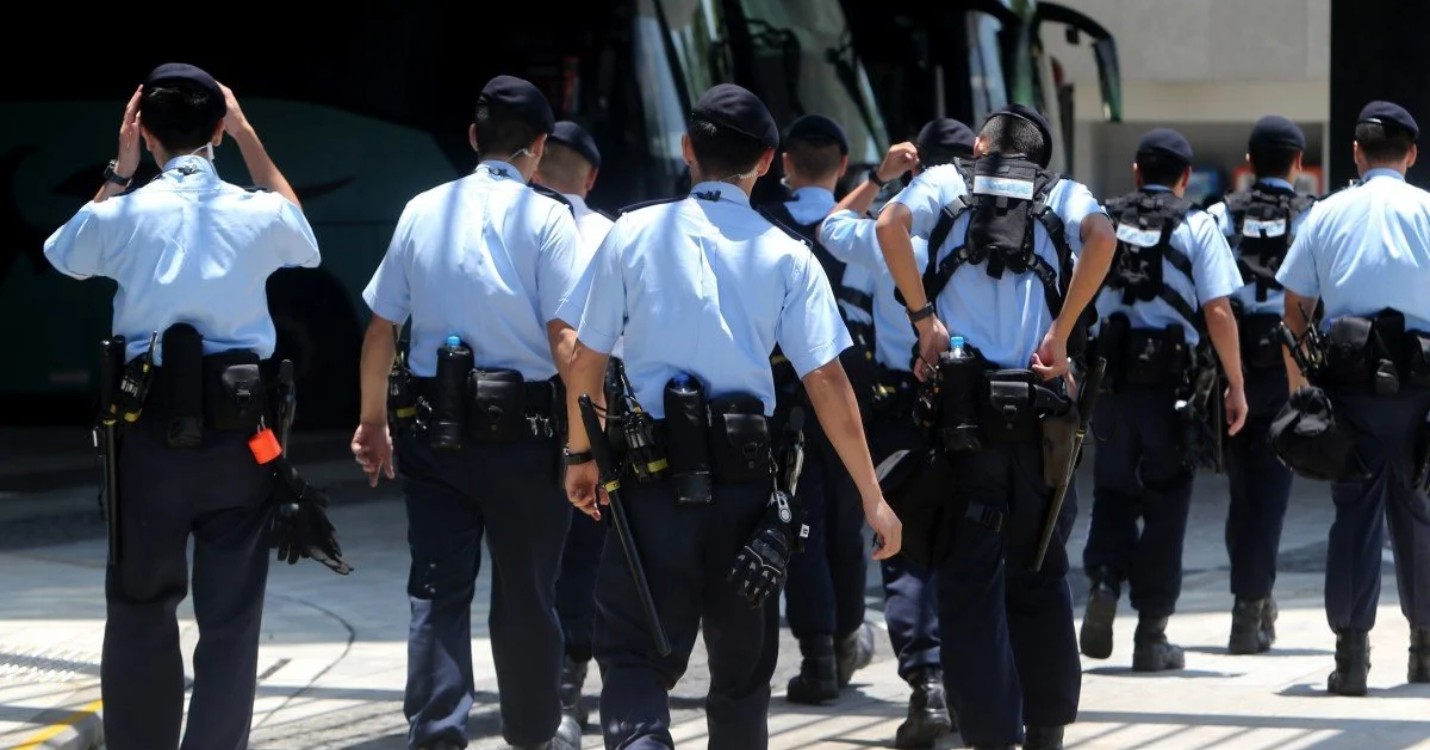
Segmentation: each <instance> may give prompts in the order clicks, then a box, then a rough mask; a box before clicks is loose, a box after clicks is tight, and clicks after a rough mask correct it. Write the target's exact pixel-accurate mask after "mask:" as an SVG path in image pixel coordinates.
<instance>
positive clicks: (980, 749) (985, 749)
mask: <svg viewBox="0 0 1430 750" xmlns="http://www.w3.org/2000/svg"><path fill="white" fill-rule="evenodd" d="M973 750H1018V749H1017V748H1015V747H1013V746H1012V745H974V746H973Z"/></svg>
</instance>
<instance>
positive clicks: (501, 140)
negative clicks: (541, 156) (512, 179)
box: [476, 104, 541, 159]
mask: <svg viewBox="0 0 1430 750" xmlns="http://www.w3.org/2000/svg"><path fill="white" fill-rule="evenodd" d="M476 125H477V150H478V151H480V152H481V154H482V158H484V159H485V158H489V157H490V156H491V155H500V156H510V155H511V154H514V153H516V152H518V151H520V150H522V149H524V148H528V147H530V146H531V144H533V143H535V142H536V137H537V136H539V135H541V132H540V130H538V129H537V128H536V126H534V125H532V124H531V123H528V122H527V121H526V120H523V119H522V118H521V117H519V116H517V114H516V113H515V112H511V111H509V110H508V109H507V108H506V107H503V106H500V105H493V104H478V105H477V116H476Z"/></svg>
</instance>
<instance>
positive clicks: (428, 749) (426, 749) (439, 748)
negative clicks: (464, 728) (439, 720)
mask: <svg viewBox="0 0 1430 750" xmlns="http://www.w3.org/2000/svg"><path fill="white" fill-rule="evenodd" d="M417 750H462V746H461V745H458V744H457V743H455V742H438V743H437V744H435V745H423V746H422V747H419V748H417Z"/></svg>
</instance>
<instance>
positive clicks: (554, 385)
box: [352, 76, 582, 748]
mask: <svg viewBox="0 0 1430 750" xmlns="http://www.w3.org/2000/svg"><path fill="white" fill-rule="evenodd" d="M553 127H554V122H553V117H552V113H551V106H550V105H549V104H548V103H547V101H546V98H545V97H544V96H542V94H541V92H540V91H538V90H537V88H536V87H535V86H533V85H532V84H530V83H529V82H527V81H524V80H521V79H519V78H513V77H511V76H497V77H496V78H493V79H492V80H490V81H489V82H487V84H486V86H485V87H483V89H482V92H481V95H480V96H479V97H478V98H477V106H476V121H475V123H474V124H473V125H472V127H471V130H470V139H471V144H472V148H473V149H475V150H477V151H479V152H480V153H481V157H482V160H481V164H480V166H478V167H477V169H476V171H474V172H473V173H472V174H470V175H468V176H466V177H463V178H461V179H459V180H456V181H454V182H449V183H446V184H444V185H441V186H438V187H436V188H433V189H432V190H429V191H427V192H425V193H422V194H421V195H418V196H417V197H416V198H413V199H412V200H411V201H410V202H408V204H407V207H406V209H405V210H404V211H403V213H402V217H401V218H400V219H399V220H398V224H397V229H396V231H395V233H394V236H393V240H392V244H391V246H390V247H389V248H388V251H387V255H386V257H384V258H383V260H382V264H381V265H380V266H379V267H378V269H377V273H375V274H374V275H373V277H372V281H371V282H370V283H369V284H368V287H367V289H366V290H365V291H364V292H363V298H364V299H365V300H366V301H367V303H368V306H369V307H371V308H372V312H373V316H372V322H371V324H370V325H369V327H368V331H367V336H366V339H365V341H364V343H363V357H362V395H363V399H362V415H361V423H360V424H359V426H358V428H357V432H356V433H355V434H354V435H353V441H352V449H353V453H354V455H355V456H356V457H357V460H358V462H359V463H360V464H361V465H362V467H363V470H364V471H365V472H366V473H367V474H368V476H369V480H370V482H371V483H372V484H373V485H374V486H375V485H376V483H377V481H378V478H379V476H380V475H381V474H386V475H387V476H388V477H389V478H390V477H392V475H393V464H392V441H391V440H390V438H389V435H388V431H387V403H386V394H387V387H386V386H387V377H388V372H389V369H390V368H391V367H392V363H393V358H394V354H395V341H394V330H395V328H396V327H397V326H399V325H401V324H402V323H403V322H404V321H406V320H407V319H408V317H409V316H410V317H411V318H412V345H411V351H410V354H409V358H408V362H409V364H410V367H411V374H412V375H413V376H414V378H415V390H416V391H417V393H419V394H421V396H422V398H423V399H424V400H425V401H426V403H427V405H428V410H429V412H430V413H429V414H428V416H427V418H426V420H425V429H422V430H420V431H418V432H417V433H416V434H403V435H399V436H397V458H398V466H400V467H401V472H402V485H403V491H404V493H405V494H406V496H407V521H408V543H409V545H410V546H411V552H412V570H411V574H410V576H409V578H408V582H407V589H408V596H409V598H410V602H411V608H412V624H411V630H410V633H409V635H408V664H407V691H406V699H405V702H404V706H403V710H404V713H405V714H406V715H407V719H408V722H409V724H410V729H409V732H408V745H409V746H410V747H413V748H460V747H465V746H466V744H467V715H468V713H469V711H470V709H471V706H472V694H473V682H472V654H471V643H472V633H471V602H472V595H473V587H474V584H475V580H476V576H477V568H478V565H479V563H480V560H481V549H480V548H481V542H482V539H483V538H484V537H485V539H486V541H487V546H488V549H489V550H490V552H491V558H492V594H491V596H492V602H491V638H492V656H493V659H494V661H495V664H496V671H497V682H498V684H499V685H500V690H501V717H502V734H503V736H504V737H505V738H506V740H507V742H509V743H511V744H512V745H515V746H517V747H522V748H547V747H553V748H577V747H580V743H581V740H580V734H581V732H580V728H579V726H577V724H576V722H575V720H574V719H572V718H570V717H566V718H563V716H562V712H561V701H560V697H559V695H558V683H559V679H560V674H561V665H562V637H561V626H560V622H559V620H558V619H557V615H556V607H555V602H556V578H557V574H558V572H559V567H560V560H561V549H562V546H563V544H564V543H565V539H566V531H567V528H568V527H569V526H570V522H571V511H570V509H568V508H567V507H566V505H565V504H564V502H562V494H561V482H560V476H561V469H560V450H559V440H558V436H557V434H556V423H555V421H554V419H553V418H554V417H555V415H556V410H557V409H559V408H560V406H559V381H558V379H557V374H558V367H557V365H556V364H555V363H557V362H565V361H566V358H567V353H568V352H569V347H570V344H571V341H572V337H571V335H570V332H571V327H570V326H569V325H567V324H565V323H563V322H562V321H560V320H558V319H557V316H556V309H557V306H558V305H559V304H560V303H561V302H562V301H563V300H564V299H566V297H567V296H568V295H569V294H570V293H571V290H572V288H573V287H574V285H575V283H576V280H577V278H578V277H579V266H578V262H579V261H580V259H581V256H582V251H581V247H580V238H579V236H578V235H577V230H576V225H575V222H574V221H573V220H572V217H571V209H570V207H569V206H568V205H566V204H565V203H564V202H561V201H560V200H558V199H553V198H552V197H550V196H548V195H543V194H541V193H538V192H536V191H535V190H533V189H531V188H530V187H528V186H527V184H526V183H527V181H528V180H529V179H530V178H531V176H532V174H533V173H534V172H535V171H536V168H537V164H538V163H539V162H540V160H541V158H542V153H543V150H544V148H545V147H546V143H547V137H548V136H549V135H550V134H551V133H552V130H553Z"/></svg>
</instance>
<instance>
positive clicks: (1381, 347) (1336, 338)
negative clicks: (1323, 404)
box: [1326, 314, 1405, 396]
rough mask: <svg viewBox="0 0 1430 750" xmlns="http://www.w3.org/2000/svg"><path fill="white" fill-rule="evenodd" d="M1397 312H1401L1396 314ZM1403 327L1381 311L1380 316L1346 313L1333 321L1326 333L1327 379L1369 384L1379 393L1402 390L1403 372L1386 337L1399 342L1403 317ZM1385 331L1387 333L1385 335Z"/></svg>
mask: <svg viewBox="0 0 1430 750" xmlns="http://www.w3.org/2000/svg"><path fill="white" fill-rule="evenodd" d="M1397 315H1398V314H1397ZM1399 325H1400V330H1398V331H1396V330H1393V329H1394V322H1393V321H1390V320H1386V316H1385V315H1384V314H1382V315H1381V316H1380V317H1379V318H1378V319H1374V320H1373V319H1371V318H1362V317H1357V316H1345V317H1341V318H1337V319H1336V320H1335V322H1333V323H1331V330H1330V331H1329V332H1327V334H1326V345H1327V347H1328V351H1327V354H1326V382H1327V383H1328V384H1331V385H1338V386H1349V387H1352V388H1368V389H1369V390H1370V391H1371V392H1373V393H1375V395H1377V396H1394V395H1395V394H1396V393H1399V392H1400V373H1399V368H1398V367H1397V365H1396V359H1397V358H1396V357H1395V356H1394V355H1393V354H1392V352H1394V351H1395V349H1392V348H1390V347H1389V346H1387V341H1386V338H1387V337H1393V338H1394V340H1395V341H1396V342H1397V343H1398V342H1399V341H1400V340H1401V339H1402V338H1404V326H1405V321H1404V318H1400V320H1399ZM1383 334H1384V335H1383Z"/></svg>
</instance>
